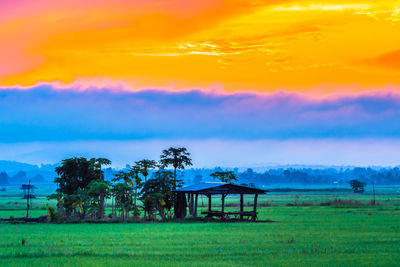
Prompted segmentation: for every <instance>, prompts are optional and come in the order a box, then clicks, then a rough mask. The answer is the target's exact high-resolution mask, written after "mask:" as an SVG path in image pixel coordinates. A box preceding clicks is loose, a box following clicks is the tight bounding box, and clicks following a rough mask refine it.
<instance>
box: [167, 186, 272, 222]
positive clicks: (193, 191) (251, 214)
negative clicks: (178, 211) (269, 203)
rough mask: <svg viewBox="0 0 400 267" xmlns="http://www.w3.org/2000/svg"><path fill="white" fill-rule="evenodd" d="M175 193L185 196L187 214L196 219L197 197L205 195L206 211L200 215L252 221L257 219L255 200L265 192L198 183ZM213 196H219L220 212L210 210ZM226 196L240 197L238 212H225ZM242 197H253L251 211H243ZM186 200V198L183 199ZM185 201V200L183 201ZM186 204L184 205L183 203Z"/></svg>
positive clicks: (245, 187) (256, 189) (244, 187)
mask: <svg viewBox="0 0 400 267" xmlns="http://www.w3.org/2000/svg"><path fill="white" fill-rule="evenodd" d="M175 192H177V193H178V194H179V193H181V194H187V199H188V202H189V205H188V206H189V214H191V215H192V216H194V217H196V216H197V207H198V197H199V195H205V196H206V197H208V210H207V211H205V212H202V214H206V215H207V217H213V216H216V217H221V218H227V217H229V216H230V215H233V216H240V219H243V218H244V217H247V218H251V219H252V220H253V221H255V220H256V218H257V198H258V195H260V194H265V193H266V190H263V189H259V188H254V187H249V186H243V185H236V184H229V183H211V182H208V183H199V184H195V185H190V186H185V187H182V188H179V189H176V190H175ZM213 195H221V210H213V209H212V205H211V204H212V196H213ZM227 195H240V210H239V211H230V212H227V211H225V198H226V196H227ZM244 195H254V205H253V209H252V210H251V211H244V203H243V202H244ZM183 199H186V198H183ZM185 201H186V200H185ZM184 204H186V203H184Z"/></svg>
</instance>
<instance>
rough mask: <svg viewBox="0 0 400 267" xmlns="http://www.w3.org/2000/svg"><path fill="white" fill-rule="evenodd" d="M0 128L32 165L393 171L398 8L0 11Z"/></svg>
mask: <svg viewBox="0 0 400 267" xmlns="http://www.w3.org/2000/svg"><path fill="white" fill-rule="evenodd" d="M0 123H1V132H0V148H1V149H0V158H1V159H12V160H18V161H26V162H32V163H40V162H58V161H60V160H61V159H62V158H63V157H66V156H73V155H85V156H106V157H110V158H111V159H112V160H114V162H115V164H116V165H115V166H123V164H124V162H125V163H131V161H133V160H137V159H140V158H143V157H153V158H157V157H158V154H159V151H160V150H161V149H164V148H166V147H168V146H170V145H183V146H187V147H188V148H189V150H191V151H192V152H193V157H194V159H195V163H196V160H197V163H196V166H197V167H202V166H215V165H221V166H227V167H228V166H256V165H257V166H261V165H266V164H297V163H299V164H327V165H329V164H334V165H357V164H358V165H398V164H400V154H399V155H397V154H396V151H399V149H400V1H366V0H364V1H363V0H360V1H330V0H326V1H283V0H282V1H281V0H270V1H262V0H241V1H239V0H229V1H221V0H204V1H203V0H196V1H189V0H168V1H160V0H113V1H111V0H98V1H92V0H79V1H78V0H69V1H58V0H35V1H31V0H2V1H0ZM95 148H96V149H95ZM210 155H212V156H210Z"/></svg>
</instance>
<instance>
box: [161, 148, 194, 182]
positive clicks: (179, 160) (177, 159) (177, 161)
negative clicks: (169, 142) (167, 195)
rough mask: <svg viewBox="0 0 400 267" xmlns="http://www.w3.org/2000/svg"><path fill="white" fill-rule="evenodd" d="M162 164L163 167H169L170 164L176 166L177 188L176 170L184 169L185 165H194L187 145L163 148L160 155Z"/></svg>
mask: <svg viewBox="0 0 400 267" xmlns="http://www.w3.org/2000/svg"><path fill="white" fill-rule="evenodd" d="M160 164H161V166H162V167H163V168H167V167H168V166H170V165H172V167H173V168H174V189H176V170H177V169H179V170H184V169H185V166H191V165H193V164H192V159H191V158H190V153H189V152H187V149H186V148H185V147H178V148H174V147H170V148H168V149H165V150H163V151H162V154H161V157H160Z"/></svg>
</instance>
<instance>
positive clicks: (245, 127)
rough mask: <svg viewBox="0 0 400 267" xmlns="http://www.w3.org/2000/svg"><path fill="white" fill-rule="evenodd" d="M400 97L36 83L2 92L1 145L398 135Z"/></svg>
mask: <svg viewBox="0 0 400 267" xmlns="http://www.w3.org/2000/svg"><path fill="white" fill-rule="evenodd" d="M399 116H400V95H399V94H395V93H390V92H386V93H375V94H373V93H369V94H367V93H364V94H359V95H352V96H349V95H348V96H344V95H342V96H340V95H339V96H336V97H325V98H321V99H311V98H307V97H305V96H301V95H298V94H295V93H288V92H276V93H271V94H251V93H236V94H219V93H206V92H204V91H201V90H191V91H185V92H167V91H163V90H155V89H154V90H143V91H137V92H129V91H124V90H120V89H118V90H110V89H105V88H95V89H94V88H92V89H90V88H89V89H86V90H76V89H74V88H63V89H61V90H60V89H58V90H55V88H54V87H52V86H50V85H42V86H37V87H33V88H29V89H24V90H15V89H11V88H10V89H2V90H0V121H1V122H2V131H1V132H0V140H1V142H28V141H73V140H139V139H181V138H190V139H207V138H222V139H241V140H257V139H264V138H278V139H291V138H330V137H335V138H367V137H368V138H400V121H399V120H398V117H399Z"/></svg>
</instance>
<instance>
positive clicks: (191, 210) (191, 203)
mask: <svg viewBox="0 0 400 267" xmlns="http://www.w3.org/2000/svg"><path fill="white" fill-rule="evenodd" d="M193 205H194V199H193V193H192V194H190V201H189V213H190V215H193V213H194V211H193Z"/></svg>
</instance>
